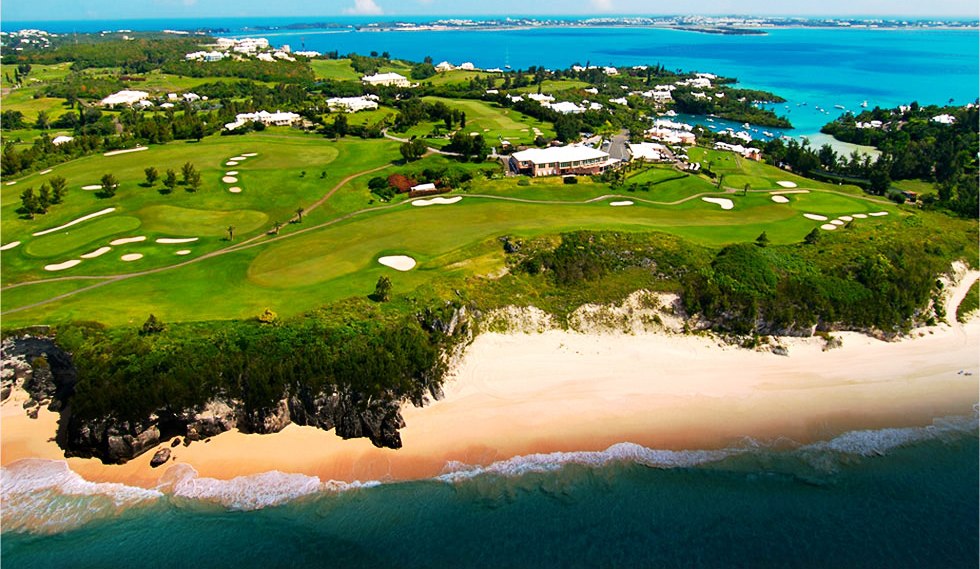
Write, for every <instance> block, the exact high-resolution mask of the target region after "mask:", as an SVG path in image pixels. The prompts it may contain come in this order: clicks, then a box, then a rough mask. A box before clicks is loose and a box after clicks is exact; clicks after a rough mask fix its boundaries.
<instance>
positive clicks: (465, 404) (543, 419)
mask: <svg viewBox="0 0 980 569" xmlns="http://www.w3.org/2000/svg"><path fill="white" fill-rule="evenodd" d="M971 278H973V279H975V278H976V277H975V276H973V275H971ZM971 282H972V281H971ZM834 335H835V336H838V337H840V338H841V339H842V341H843V345H842V347H840V348H837V349H834V350H830V351H823V348H824V341H823V340H822V339H820V338H781V339H780V342H781V343H782V344H783V345H785V346H787V347H788V348H789V355H788V356H780V355H775V354H773V353H768V352H757V351H752V350H746V349H741V348H736V347H731V346H726V345H724V344H721V343H719V341H718V340H717V339H714V338H712V337H710V336H695V335H676V334H657V333H640V334H632V335H626V334H580V333H574V332H566V331H557V330H550V331H546V332H544V333H540V334H521V333H508V334H500V333H486V334H482V335H480V336H479V337H478V338H477V339H476V340H475V341H474V342H473V344H472V345H470V346H469V348H468V349H467V351H466V354H465V356H464V357H463V359H462V361H461V362H460V363H459V365H458V366H457V367H456V369H455V370H454V372H453V374H452V377H450V378H448V379H447V382H446V386H445V391H446V394H445V397H444V398H443V399H442V400H440V401H437V402H433V403H431V404H429V405H427V406H426V407H424V408H414V407H411V406H406V407H405V408H404V410H403V414H404V418H405V422H406V423H407V426H406V427H405V428H404V429H402V431H401V432H402V440H403V443H404V446H403V448H402V449H399V450H391V449H379V448H375V447H374V446H372V445H371V443H370V442H369V441H368V440H366V439H355V440H348V441H344V440H342V439H340V438H339V437H337V436H336V435H335V434H334V433H333V432H332V431H331V432H325V431H321V430H318V429H316V428H313V427H300V426H297V425H289V426H288V427H286V429H284V430H283V431H282V432H280V433H277V434H273V435H245V434H242V433H239V432H237V431H233V432H227V433H223V434H221V435H219V436H217V437H214V438H213V439H211V440H210V441H209V442H203V441H200V442H195V443H192V444H191V445H190V446H189V447H184V446H178V447H175V448H174V449H173V454H174V455H175V457H176V459H175V461H173V462H171V463H169V464H168V465H166V466H162V467H160V468H157V469H152V468H150V466H149V460H150V457H151V456H152V455H153V451H151V452H149V453H147V454H144V455H142V456H140V457H138V458H136V459H134V460H132V461H130V462H129V463H127V464H124V465H103V464H102V463H100V462H99V461H98V460H94V459H78V458H71V459H68V460H67V462H68V464H69V466H70V468H71V469H72V470H73V471H74V472H77V473H78V474H80V475H82V476H83V477H84V478H85V479H87V480H90V481H95V482H121V483H125V484H128V485H133V486H140V487H143V488H153V487H156V486H157V485H158V484H159V481H160V478H161V477H162V476H164V474H165V472H166V471H167V470H168V469H170V468H172V467H173V466H174V465H191V466H193V468H194V469H195V470H196V471H197V472H198V473H199V475H200V476H201V477H207V478H215V479H221V480H228V479H232V478H235V477H239V476H248V475H255V474H261V473H265V472H271V471H280V472H285V473H301V474H306V475H311V476H317V477H319V478H320V479H321V480H323V481H328V480H337V481H345V482H352V481H369V480H383V481H387V480H412V479H423V478H431V477H433V476H437V475H439V474H441V473H444V472H445V471H446V466H447V464H450V463H453V464H460V463H462V464H466V465H473V466H486V465H489V464H491V463H493V462H497V461H502V460H507V459H510V458H513V457H516V456H524V455H529V454H535V453H553V452H571V451H602V450H605V449H607V448H608V447H610V446H612V445H614V444H616V443H623V442H630V443H636V444H639V445H642V446H645V447H648V448H653V449H669V450H685V449H692V450H693V449H721V448H726V447H729V446H732V445H738V444H741V443H742V442H744V441H745V439H746V438H751V439H755V440H760V441H773V440H777V439H790V440H793V441H796V442H798V443H803V444H806V443H810V442H814V441H818V440H828V439H831V438H833V437H835V436H837V435H839V434H841V433H844V432H847V431H854V430H863V429H880V428H886V427H913V426H925V425H929V424H930V423H931V422H932V420H933V419H934V418H937V417H944V416H951V415H960V416H964V415H966V416H969V415H973V414H974V413H975V411H974V409H975V406H976V405H977V402H978V378H980V352H978V350H977V346H978V345H980V319H976V318H974V319H973V320H972V321H971V322H969V323H967V324H965V325H960V324H953V325H940V326H935V327H931V328H924V329H920V330H916V331H915V333H914V336H915V337H913V338H909V339H904V340H902V341H898V342H883V341H879V340H876V339H874V338H871V337H868V336H865V335H863V334H858V333H853V332H843V333H835V334H834ZM22 402H23V394H22V393H21V394H17V395H15V396H12V397H11V398H10V399H9V400H8V401H6V402H5V403H4V404H3V406H2V409H0V411H2V422H0V443H2V444H0V463H2V465H3V466H7V465H9V464H11V463H13V462H16V461H17V460H20V459H24V458H46V459H52V460H64V456H63V454H62V452H61V450H60V449H59V448H58V447H57V445H56V444H55V443H54V442H53V436H54V433H55V431H56V425H57V415H56V414H55V413H51V412H49V411H47V410H46V409H42V410H41V412H40V414H39V416H38V419H29V418H28V417H27V416H26V415H25V413H24V410H23V408H22V406H21V403H22ZM169 443H170V441H166V442H164V443H161V445H160V446H159V448H164V447H169V446H170V444H169Z"/></svg>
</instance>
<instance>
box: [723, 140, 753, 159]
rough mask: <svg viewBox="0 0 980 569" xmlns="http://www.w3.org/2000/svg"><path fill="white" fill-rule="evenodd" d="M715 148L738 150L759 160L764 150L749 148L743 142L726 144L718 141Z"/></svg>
mask: <svg viewBox="0 0 980 569" xmlns="http://www.w3.org/2000/svg"><path fill="white" fill-rule="evenodd" d="M715 150H728V151H729V152H736V153H738V154H741V155H742V156H744V157H746V158H749V159H752V160H759V159H760V158H762V151H760V150H759V149H758V148H749V147H745V146H742V145H741V144H725V143H724V142H716V143H715Z"/></svg>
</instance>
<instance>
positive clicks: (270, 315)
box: [259, 308, 279, 324]
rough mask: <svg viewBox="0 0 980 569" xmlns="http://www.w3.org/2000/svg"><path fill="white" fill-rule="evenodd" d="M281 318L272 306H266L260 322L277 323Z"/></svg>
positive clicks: (260, 315) (260, 316)
mask: <svg viewBox="0 0 980 569" xmlns="http://www.w3.org/2000/svg"><path fill="white" fill-rule="evenodd" d="M278 320H279V315H278V314H276V313H275V312H273V311H272V309H271V308H266V309H265V310H263V311H262V314H259V322H262V323H263V324H275V323H276V321H278Z"/></svg>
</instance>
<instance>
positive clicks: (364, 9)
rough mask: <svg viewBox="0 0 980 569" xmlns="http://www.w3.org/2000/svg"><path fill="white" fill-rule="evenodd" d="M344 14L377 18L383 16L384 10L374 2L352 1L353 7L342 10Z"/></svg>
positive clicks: (370, 0) (369, 0) (371, 0)
mask: <svg viewBox="0 0 980 569" xmlns="http://www.w3.org/2000/svg"><path fill="white" fill-rule="evenodd" d="M344 13H345V14H353V15H363V16H377V15H380V14H384V10H382V9H381V6H378V4H377V3H376V2H375V1H374V0H354V7H353V8H347V9H346V10H344Z"/></svg>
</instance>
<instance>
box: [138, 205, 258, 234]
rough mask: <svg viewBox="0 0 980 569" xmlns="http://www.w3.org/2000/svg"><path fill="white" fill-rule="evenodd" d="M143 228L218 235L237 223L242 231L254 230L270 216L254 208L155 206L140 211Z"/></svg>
mask: <svg viewBox="0 0 980 569" xmlns="http://www.w3.org/2000/svg"><path fill="white" fill-rule="evenodd" d="M137 213H138V214H139V216H140V218H141V219H143V229H145V230H146V231H149V232H156V233H160V234H161V235H166V236H168V237H198V236H219V235H224V234H225V233H227V230H228V226H229V225H234V226H235V230H236V231H237V232H239V233H241V234H245V233H247V232H249V231H254V230H255V229H258V228H259V227H262V225H263V224H265V223H266V222H268V221H269V216H268V215H266V214H264V213H262V212H261V211H255V210H249V209H244V210H233V211H215V210H206V209H191V208H186V207H175V206H170V205H154V206H149V207H145V208H143V209H141V210H140V211H139V212H137Z"/></svg>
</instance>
